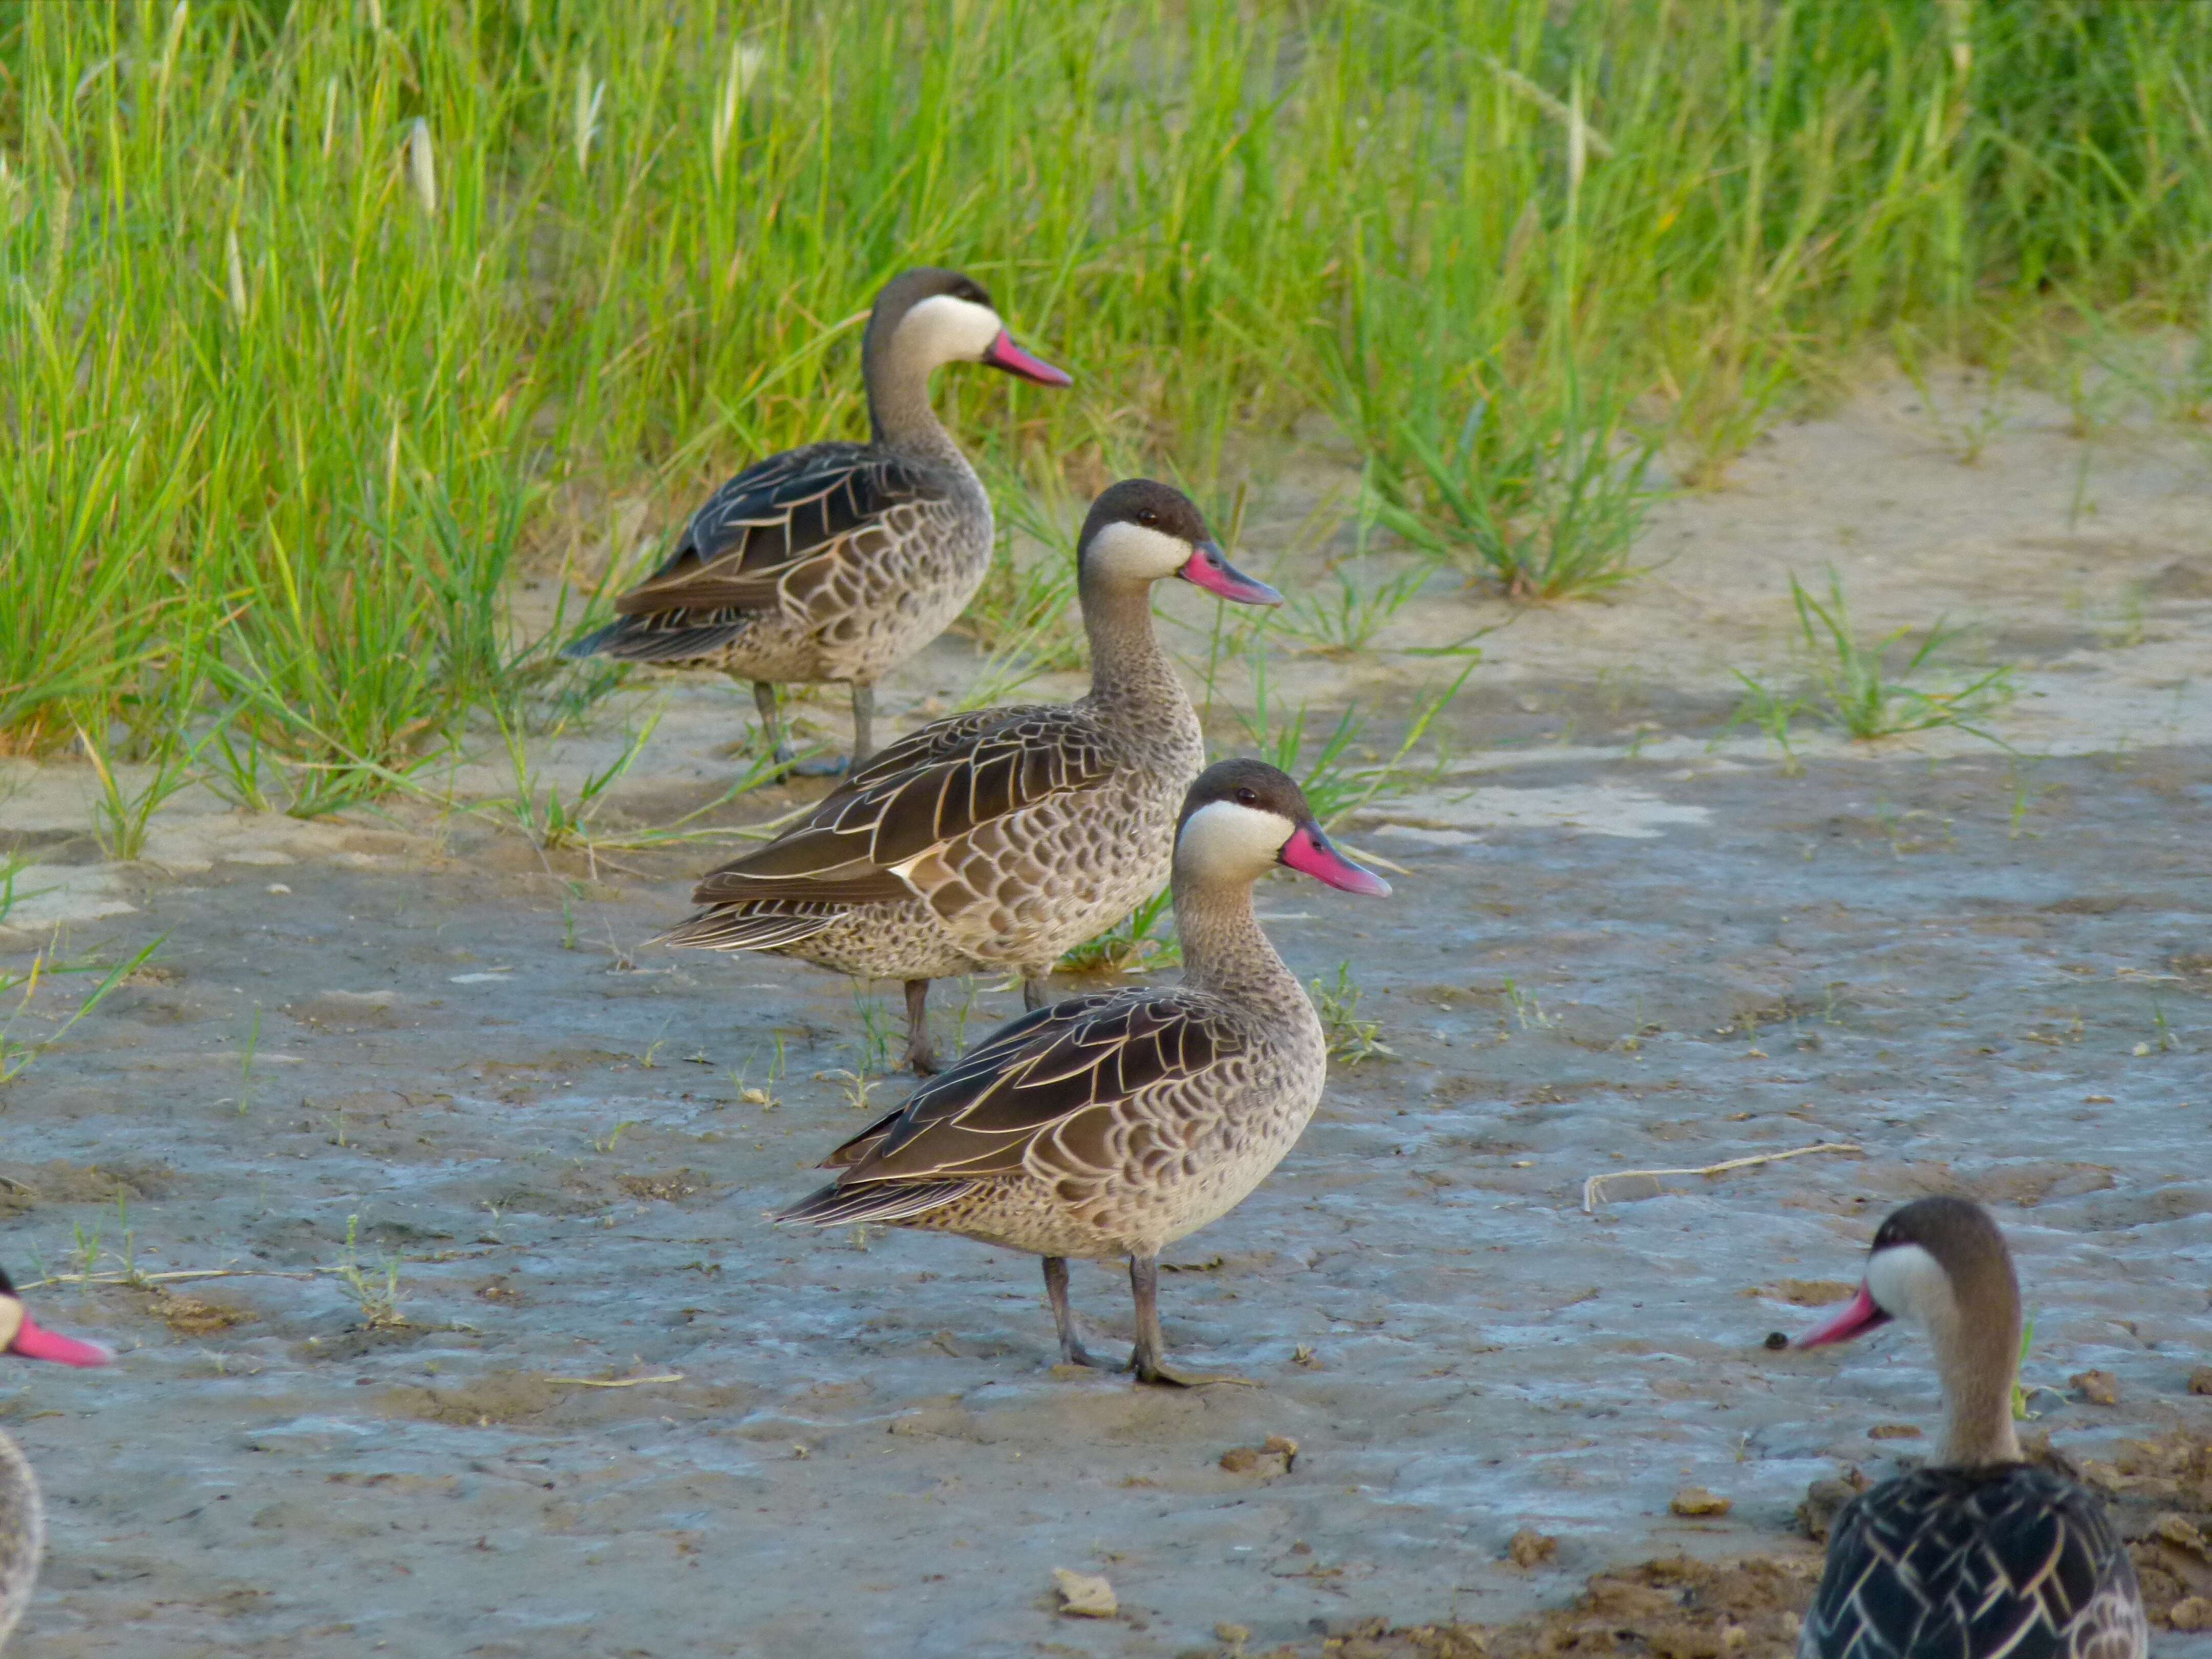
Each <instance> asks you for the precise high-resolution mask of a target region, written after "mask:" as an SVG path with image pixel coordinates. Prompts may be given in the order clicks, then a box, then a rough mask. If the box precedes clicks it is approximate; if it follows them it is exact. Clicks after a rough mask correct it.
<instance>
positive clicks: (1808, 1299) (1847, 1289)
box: [1754, 1279, 1858, 1308]
mask: <svg viewBox="0 0 2212 1659" xmlns="http://www.w3.org/2000/svg"><path fill="white" fill-rule="evenodd" d="M1857 1289H1858V1286H1857V1285H1856V1284H1854V1283H1852V1282H1851V1281H1850V1280H1849V1279H1777V1280H1776V1281H1775V1283H1774V1287H1773V1289H1772V1290H1771V1291H1765V1292H1763V1294H1765V1295H1769V1296H1773V1297H1778V1298H1780V1299H1781V1300H1782V1301H1784V1302H1787V1303H1788V1304H1790V1306H1792V1307H1794V1308H1825V1307H1826V1306H1827V1305H1828V1304H1830V1303H1831V1302H1842V1301H1844V1300H1846V1299H1847V1298H1849V1297H1850V1295H1851V1294H1852V1293H1853V1292H1854V1291H1857ZM1754 1294H1762V1292H1754Z"/></svg>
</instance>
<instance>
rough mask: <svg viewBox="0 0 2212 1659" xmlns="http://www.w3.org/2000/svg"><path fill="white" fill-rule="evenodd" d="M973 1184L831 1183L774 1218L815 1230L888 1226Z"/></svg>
mask: <svg viewBox="0 0 2212 1659" xmlns="http://www.w3.org/2000/svg"><path fill="white" fill-rule="evenodd" d="M974 1186H975V1182H972V1181H878V1182H858V1183H856V1184H854V1185H853V1186H850V1187H838V1186H836V1185H835V1184H834V1183H833V1184H832V1185H830V1186H827V1187H824V1188H822V1189H821V1190H820V1191H818V1192H815V1193H811V1194H808V1195H807V1196H806V1197H805V1198H802V1199H800V1200H799V1202H798V1203H796V1204H794V1205H793V1206H791V1207H790V1208H789V1209H787V1210H784V1211H781V1212H779V1213H778V1214H777V1215H776V1216H775V1219H776V1220H778V1221H804V1222H808V1223H811V1225H814V1226H817V1227H835V1226H838V1225H842V1224H846V1223H851V1222H859V1221H872V1222H876V1223H878V1224H879V1225H884V1226H889V1225H893V1224H895V1223H897V1222H901V1221H911V1220H913V1219H914V1218H915V1217H916V1216H919V1215H925V1214H927V1213H928V1212H930V1211H932V1210H934V1209H936V1208H938V1207H939V1206H940V1205H945V1204H949V1203H951V1201H952V1200H954V1199H956V1198H958V1197H960V1196H961V1195H962V1194H965V1193H966V1192H968V1191H969V1189H970V1188H973V1187H974Z"/></svg>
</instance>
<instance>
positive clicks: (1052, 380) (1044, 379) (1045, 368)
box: [983, 328, 1075, 386]
mask: <svg viewBox="0 0 2212 1659" xmlns="http://www.w3.org/2000/svg"><path fill="white" fill-rule="evenodd" d="M983 361H984V362H987V363H988V364H990V366H991V367H992V368H1003V369H1005V370H1006V373H1007V374H1018V375H1019V376H1020V377H1021V378H1022V379H1023V380H1034V381H1036V383H1037V384H1038V385H1039V386H1073V385H1074V384H1075V381H1074V379H1073V377H1072V376H1071V375H1070V374H1068V373H1067V371H1066V369H1064V368H1054V367H1053V366H1052V365H1051V364H1050V363H1048V362H1045V360H1044V359H1043V358H1042V357H1032V356H1030V354H1029V353H1028V352H1026V351H1024V350H1023V349H1021V348H1020V347H1019V346H1018V345H1016V344H1015V343H1014V337H1013V336H1012V335H1011V334H1009V333H1007V332H1006V330H1004V329H1003V328H1002V329H1000V331H999V337H998V338H997V339H995V340H994V341H992V342H991V343H990V344H989V345H988V346H987V348H985V349H984V352H983Z"/></svg>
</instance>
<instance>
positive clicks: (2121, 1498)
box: [2081, 1430, 2212, 1629]
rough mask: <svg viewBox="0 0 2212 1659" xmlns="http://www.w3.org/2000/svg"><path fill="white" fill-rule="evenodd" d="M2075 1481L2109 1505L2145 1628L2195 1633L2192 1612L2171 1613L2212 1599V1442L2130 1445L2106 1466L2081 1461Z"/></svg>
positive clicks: (2182, 1434) (2173, 1437)
mask: <svg viewBox="0 0 2212 1659" xmlns="http://www.w3.org/2000/svg"><path fill="white" fill-rule="evenodd" d="M2081 1480H2082V1481H2083V1482H2084V1483H2085V1484H2086V1485H2087V1486H2090V1487H2091V1488H2093V1490H2095V1491H2097V1492H2101V1493H2103V1494H2104V1497H2105V1500H2106V1502H2107V1503H2109V1504H2111V1505H2112V1519H2113V1521H2114V1522H2115V1523H2116V1524H2117V1525H2118V1527H2119V1529H2120V1536H2121V1537H2123V1538H2124V1539H2126V1540H2127V1541H2128V1553H2129V1554H2130V1556H2132V1557H2134V1559H2135V1564H2136V1578H2138V1579H2139V1580H2141V1581H2142V1596H2143V1610H2144V1612H2146V1613H2148V1614H2149V1615H2150V1620H2151V1623H2152V1625H2153V1626H2166V1627H2170V1628H2174V1629H2195V1628H2197V1627H2198V1626H2197V1624H2196V1622H2195V1619H2196V1616H2197V1609H2196V1608H2195V1607H2190V1608H2188V1609H2187V1610H2186V1613H2185V1616H2184V1617H2183V1618H2181V1619H2177V1618H2176V1617H2175V1613H2176V1610H2177V1609H2178V1608H2181V1607H2183V1604H2184V1603H2186V1602H2189V1601H2192V1600H2195V1601H2203V1600H2205V1599H2207V1598H2212V1437H2207V1436H2204V1435H2201V1434H2191V1433H2190V1432H2188V1431H2186V1430H2176V1431H2174V1432H2173V1433H2172V1434H2169V1435H2166V1436H2164V1437H2161V1438H2160V1439H2156V1440H2136V1441H2130V1443H2128V1444H2127V1445H2126V1446H2124V1448H2122V1449H2121V1451H2120V1455H2118V1457H2117V1458H2115V1459H2114V1460H2113V1461H2112V1462H2109V1463H2107V1462H2101V1461H2100V1460H2098V1459H2095V1458H2084V1459H2083V1460H2082V1462H2081Z"/></svg>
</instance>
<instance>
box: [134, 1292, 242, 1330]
mask: <svg viewBox="0 0 2212 1659" xmlns="http://www.w3.org/2000/svg"><path fill="white" fill-rule="evenodd" d="M144 1294H145V1304H144V1306H145V1311H146V1312H148V1313H149V1314H151V1315H153V1316H154V1317H155V1318H156V1319H158V1320H160V1321H161V1322H162V1323H163V1324H164V1325H167V1327H168V1328H170V1329H171V1330H173V1331H174V1332H175V1333H176V1334H178V1335H179V1336H212V1335H214V1334H216V1332H217V1331H227V1330H228V1329H229V1328H231V1327H232V1326H233V1325H244V1324H247V1323H249V1322H252V1321H253V1320H256V1319H258V1318H260V1317H261V1316H260V1315H259V1314H257V1313H254V1312H253V1311H252V1310H250V1309H246V1308H235V1307H232V1306H231V1305H230V1304H228V1303H223V1302H210V1301H208V1300H206V1299H205V1298H204V1297H197V1296H179V1295H178V1294H176V1293H175V1292H174V1291H165V1290H163V1289H161V1287H160V1286H159V1285H155V1286H154V1287H153V1288H151V1289H149V1290H148V1291H146V1292H145V1293H144Z"/></svg>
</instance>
